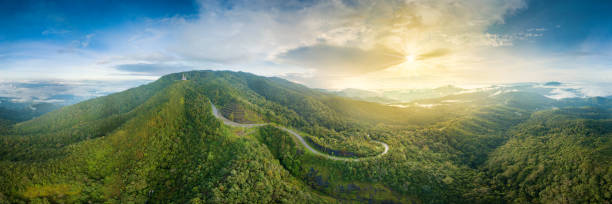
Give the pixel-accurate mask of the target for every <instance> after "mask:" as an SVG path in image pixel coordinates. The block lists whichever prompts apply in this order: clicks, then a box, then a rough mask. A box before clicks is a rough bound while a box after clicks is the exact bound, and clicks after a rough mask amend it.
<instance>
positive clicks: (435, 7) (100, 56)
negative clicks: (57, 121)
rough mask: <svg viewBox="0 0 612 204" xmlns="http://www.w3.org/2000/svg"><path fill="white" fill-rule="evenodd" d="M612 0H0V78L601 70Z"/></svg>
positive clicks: (482, 76) (610, 69)
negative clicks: (221, 72)
mask: <svg viewBox="0 0 612 204" xmlns="http://www.w3.org/2000/svg"><path fill="white" fill-rule="evenodd" d="M611 10H612V2H610V1H604V0H601V1H598V0H590V1H585V0H537V1H536V0H384V1H383V0H375V1H374V0H372V1H367V0H326V1H318V0H305V1H298V0H235V1H231V0H224V1H216V0H201V1H190V0H174V1H160V0H147V1H115V0H108V1H102V0H87V1H77V0H71V1H66V0H59V1H44V0H38V1H33V0H32V1H30V0H21V1H14V0H0V19H2V20H0V84H1V83H5V84H6V83H9V82H20V83H23V82H25V81H53V82H62V83H72V84H78V83H81V82H83V81H89V82H91V81H96V82H95V83H93V84H96V86H103V84H105V83H101V82H107V84H118V83H123V82H120V81H143V82H144V81H147V80H155V79H157V78H159V77H160V76H162V75H164V74H169V73H174V72H180V71H189V70H205V69H213V70H233V71H245V72H251V73H254V74H259V75H264V76H279V77H282V78H285V79H288V80H291V81H294V82H298V83H302V84H305V85H307V86H310V87H314V88H326V89H342V88H361V89H386V88H426V87H436V86H442V85H447V84H452V85H457V86H463V87H470V86H484V85H491V84H501V83H517V82H546V81H561V82H576V83H609V82H612V12H609V11H611ZM7 87H8V86H7ZM117 87H122V86H117Z"/></svg>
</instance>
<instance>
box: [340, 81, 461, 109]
mask: <svg viewBox="0 0 612 204" xmlns="http://www.w3.org/2000/svg"><path fill="white" fill-rule="evenodd" d="M462 91H465V89H462V88H458V87H455V86H451V85H447V86H441V87H438V88H433V89H397V90H375V91H367V90H361V89H352V88H348V89H343V90H340V91H329V92H330V93H333V94H335V95H338V96H343V97H348V98H353V99H357V100H363V101H369V102H377V103H382V104H393V103H403V102H410V101H414V100H419V99H429V98H438V97H443V96H447V95H451V94H457V93H460V92H462Z"/></svg>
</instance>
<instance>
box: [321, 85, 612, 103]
mask: <svg viewBox="0 0 612 204" xmlns="http://www.w3.org/2000/svg"><path fill="white" fill-rule="evenodd" d="M328 92H329V93H333V94H336V95H338V96H344V97H349V98H354V99H358V100H364V101H370V102H377V103H383V104H398V103H406V102H412V101H416V100H422V99H430V98H438V97H444V96H448V95H454V94H462V93H468V92H486V93H490V94H492V95H496V94H500V93H507V92H530V93H537V94H540V95H543V96H546V97H549V98H552V99H562V98H585V97H595V96H603V97H608V96H610V95H612V84H576V83H561V82H546V83H516V84H505V85H493V86H489V87H484V88H475V89H463V88H459V87H456V86H452V85H447V86H441V87H438V88H432V89H393V90H361V89H352V88H349V89H343V90H340V91H328Z"/></svg>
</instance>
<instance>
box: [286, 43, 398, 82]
mask: <svg viewBox="0 0 612 204" xmlns="http://www.w3.org/2000/svg"><path fill="white" fill-rule="evenodd" d="M279 58H280V60H282V61H283V62H285V63H290V64H296V65H299V66H304V67H310V68H313V69H315V70H317V71H319V72H320V74H323V75H335V76H343V75H353V74H360V73H367V72H372V71H378V70H381V69H386V68H388V67H390V66H393V65H397V64H400V63H402V62H403V61H404V60H405V58H404V56H403V55H402V54H401V53H398V52H397V51H394V50H391V49H387V48H384V47H376V48H372V49H367V50H365V49H360V48H352V47H341V46H333V45H324V44H323V45H314V46H308V47H300V48H296V49H293V50H289V51H287V52H286V53H283V54H282V55H281V56H280V57H279Z"/></svg>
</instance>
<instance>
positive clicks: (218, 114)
mask: <svg viewBox="0 0 612 204" xmlns="http://www.w3.org/2000/svg"><path fill="white" fill-rule="evenodd" d="M210 105H211V106H212V112H213V115H214V116H215V117H216V118H218V119H220V120H221V121H223V123H224V124H226V125H229V126H234V127H244V128H252V127H259V126H264V125H268V124H269V123H252V124H243V123H237V122H234V121H231V120H229V119H227V118H225V117H223V115H222V114H221V113H220V112H219V109H217V107H216V106H215V104H212V103H211V104H210ZM271 125H273V126H275V127H277V128H279V129H281V130H284V131H286V132H288V133H289V134H291V135H293V136H294V137H295V138H297V139H298V140H299V141H300V143H302V145H303V146H304V147H305V148H306V149H308V151H310V152H312V153H313V154H316V155H319V156H322V157H325V158H328V159H331V160H338V161H351V162H356V161H361V160H365V159H371V158H375V157H380V156H383V155H385V154H387V152H388V151H389V145H387V143H384V142H381V141H376V140H372V141H373V142H376V143H379V144H381V145H382V146H383V147H385V150H384V151H383V152H382V153H380V154H379V155H376V156H372V157H362V158H347V157H337V156H332V155H329V154H325V153H322V152H320V151H317V150H316V149H314V148H312V147H311V146H310V145H308V143H306V141H305V140H304V138H303V137H302V136H301V135H300V134H298V133H297V132H295V131H293V130H291V129H289V128H286V127H282V126H278V125H274V124H271Z"/></svg>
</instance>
